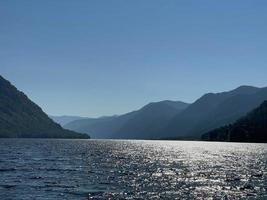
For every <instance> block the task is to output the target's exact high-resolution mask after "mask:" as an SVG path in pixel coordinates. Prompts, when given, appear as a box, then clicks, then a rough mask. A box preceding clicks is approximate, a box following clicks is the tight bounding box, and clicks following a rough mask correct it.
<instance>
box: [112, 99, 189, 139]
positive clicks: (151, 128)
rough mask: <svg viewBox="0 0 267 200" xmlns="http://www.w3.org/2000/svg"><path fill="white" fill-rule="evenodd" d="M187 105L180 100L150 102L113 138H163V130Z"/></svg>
mask: <svg viewBox="0 0 267 200" xmlns="http://www.w3.org/2000/svg"><path fill="white" fill-rule="evenodd" d="M187 106H188V104H187V103H184V102H179V101H161V102H156V103H150V104H148V105H146V106H144V107H143V108H141V109H140V110H138V111H137V112H136V113H135V115H134V116H133V117H132V118H130V119H129V120H128V121H127V122H126V123H125V124H123V126H122V127H121V128H120V129H119V130H118V131H116V132H115V133H114V134H113V135H112V138H127V139H159V138H162V137H163V136H162V135H161V130H162V129H163V128H164V127H165V126H166V125H167V124H168V123H169V122H170V120H171V119H172V118H173V117H174V116H175V115H177V114H178V113H180V112H181V111H183V110H184V109H185V108H187Z"/></svg>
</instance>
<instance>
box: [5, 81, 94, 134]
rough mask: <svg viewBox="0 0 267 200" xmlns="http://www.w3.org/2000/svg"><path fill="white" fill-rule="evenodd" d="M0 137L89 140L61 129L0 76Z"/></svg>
mask: <svg viewBox="0 0 267 200" xmlns="http://www.w3.org/2000/svg"><path fill="white" fill-rule="evenodd" d="M0 137H5V138H89V136H88V135H86V134H80V133H76V132H73V131H69V130H65V129H63V128H62V127H61V126H60V125H59V124H56V123H55V122H53V121H52V120H51V119H50V118H49V117H48V116H47V115H46V114H45V113H44V112H43V111H42V109H41V108H40V107H39V106H38V105H36V104H35V103H33V102H32V101H31V100H30V99H29V98H28V97H27V96H26V95H25V94H24V93H23V92H21V91H19V90H17V89H16V87H15V86H13V85H12V84H11V83H10V82H9V81H7V80H6V79H4V78H3V77H2V76H0Z"/></svg>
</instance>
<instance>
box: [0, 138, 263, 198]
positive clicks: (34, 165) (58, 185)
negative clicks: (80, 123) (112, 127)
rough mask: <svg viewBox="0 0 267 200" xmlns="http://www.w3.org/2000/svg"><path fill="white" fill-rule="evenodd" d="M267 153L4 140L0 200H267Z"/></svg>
mask: <svg viewBox="0 0 267 200" xmlns="http://www.w3.org/2000/svg"><path fill="white" fill-rule="evenodd" d="M266 190H267V145H266V144H244V143H209V142H185V141H131V140H129V141H123V140H121V141H119V140H44V139H42V140H38V139H1V140H0V199H1V200H6V199H19V200H23V199H38V200H39V199H46V200H47V199H71V200H72V199H209V198H210V199H242V198H244V199H248V198H251V199H254V198H255V199H267V191H266Z"/></svg>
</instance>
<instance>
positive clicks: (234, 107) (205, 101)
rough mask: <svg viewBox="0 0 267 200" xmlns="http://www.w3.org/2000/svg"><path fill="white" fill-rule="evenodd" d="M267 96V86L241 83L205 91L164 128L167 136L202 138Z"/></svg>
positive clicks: (247, 110)
mask: <svg viewBox="0 0 267 200" xmlns="http://www.w3.org/2000/svg"><path fill="white" fill-rule="evenodd" d="M265 99H267V88H256V87H251V86H241V87H239V88H236V89H235V90H232V91H229V92H222V93H216V94H214V93H209V94H205V95H204V96H202V97H201V98H199V99H198V100H197V101H195V102H194V103H193V104H191V105H190V106H188V108H187V109H185V110H184V111H183V112H181V113H180V114H178V115H176V116H175V117H174V118H173V119H172V121H171V122H170V123H169V124H168V125H167V126H166V128H165V129H163V131H162V135H166V133H167V137H188V136H190V137H192V136H193V137H195V138H199V137H200V136H201V135H202V134H203V133H206V132H208V131H210V130H212V129H214V128H218V127H220V126H223V125H226V124H229V123H232V122H234V121H235V120H237V119H238V118H240V117H241V116H243V115H245V114H246V113H247V112H249V111H251V110H252V109H254V108H256V107H257V106H259V105H260V104H261V103H262V102H263V101H264V100H265Z"/></svg>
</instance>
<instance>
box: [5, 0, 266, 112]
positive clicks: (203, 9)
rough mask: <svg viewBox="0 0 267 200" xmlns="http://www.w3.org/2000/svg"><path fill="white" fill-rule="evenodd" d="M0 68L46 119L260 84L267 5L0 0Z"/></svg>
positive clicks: (228, 0) (201, 0)
mask: <svg viewBox="0 0 267 200" xmlns="http://www.w3.org/2000/svg"><path fill="white" fill-rule="evenodd" d="M0 74H2V75H3V76H4V77H5V78H7V79H9V80H10V81H11V82H12V83H13V84H15V85H16V86H17V87H18V88H19V89H20V90H23V91H24V92H25V93H26V94H27V95H28V96H29V97H30V98H31V99H32V100H34V101H35V102H36V103H37V104H39V105H40V106H41V107H42V108H43V110H44V111H46V112H47V113H49V114H53V115H62V114H67V115H82V116H101V115H111V114H120V113H125V112H128V111H131V110H134V109H137V108H139V107H141V106H143V105H144V104H146V103H148V102H150V101H159V100H164V99H171V100H182V101H186V102H192V101H194V100H195V99H196V98H198V97H200V96H201V95H202V94H203V93H207V92H219V91H225V90H230V89H233V88H235V87H237V86H239V85H244V84H245V85H254V86H267V1H266V0H250V1H247V0H234V1H233V0H224V1H214V0H198V1H196V0H112V1H111V0H105V1H104V0H84V1H82V0H77V1H76V0H72V1H67V0H64V1H63V0H48V1H41V0H27V1H26V0H25V1H23V0H1V1H0Z"/></svg>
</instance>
